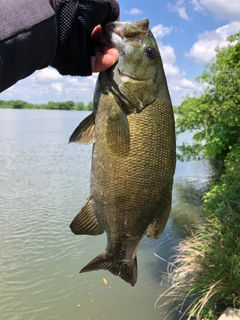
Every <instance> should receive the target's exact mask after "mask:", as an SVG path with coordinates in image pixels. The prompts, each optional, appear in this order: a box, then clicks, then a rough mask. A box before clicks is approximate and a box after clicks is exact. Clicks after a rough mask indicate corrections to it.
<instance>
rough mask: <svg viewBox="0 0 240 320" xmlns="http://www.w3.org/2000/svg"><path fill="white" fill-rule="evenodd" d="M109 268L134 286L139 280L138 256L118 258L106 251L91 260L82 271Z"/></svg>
mask: <svg viewBox="0 0 240 320" xmlns="http://www.w3.org/2000/svg"><path fill="white" fill-rule="evenodd" d="M100 269H103V270H108V271H110V272H111V273H112V274H114V275H115V276H119V277H120V278H122V279H123V280H124V281H126V282H127V283H130V284H131V285H132V286H134V285H135V283H136V282H137V258H136V257H135V258H134V259H132V260H117V259H116V258H115V257H114V256H110V255H109V254H107V252H106V251H104V252H103V253H102V254H100V255H99V256H97V257H96V258H95V259H93V260H92V261H90V262H89V263H88V264H87V265H86V266H85V267H84V268H83V269H82V270H81V271H80V273H82V272H89V271H95V270H100Z"/></svg>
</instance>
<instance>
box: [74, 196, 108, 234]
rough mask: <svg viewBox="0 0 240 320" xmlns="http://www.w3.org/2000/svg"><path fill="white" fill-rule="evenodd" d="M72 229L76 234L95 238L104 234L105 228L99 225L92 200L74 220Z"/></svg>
mask: <svg viewBox="0 0 240 320" xmlns="http://www.w3.org/2000/svg"><path fill="white" fill-rule="evenodd" d="M70 228H71V230H72V232H73V233H75V234H88V235H93V236H95V235H98V234H102V233H103V232H104V230H103V228H102V227H101V226H100V224H99V223H98V220H97V217H96V214H95V212H94V208H93V206H92V200H91V199H89V201H88V202H87V203H86V205H85V206H84V207H83V208H82V210H81V211H80V212H79V213H78V214H77V215H76V217H75V218H74V219H73V221H72V223H71V224H70Z"/></svg>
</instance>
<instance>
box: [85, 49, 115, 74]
mask: <svg viewBox="0 0 240 320" xmlns="http://www.w3.org/2000/svg"><path fill="white" fill-rule="evenodd" d="M117 60H118V51H117V50H116V49H114V48H111V49H107V50H106V51H104V52H96V55H95V56H94V57H91V66H92V72H102V71H105V70H107V69H108V68H110V67H111V66H112V65H113V64H114V63H115V62H117Z"/></svg>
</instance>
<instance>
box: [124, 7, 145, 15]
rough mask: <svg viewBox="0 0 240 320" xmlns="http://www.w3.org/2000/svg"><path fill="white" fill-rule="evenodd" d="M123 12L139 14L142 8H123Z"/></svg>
mask: <svg viewBox="0 0 240 320" xmlns="http://www.w3.org/2000/svg"><path fill="white" fill-rule="evenodd" d="M124 12H125V13H127V14H130V15H137V14H141V13H142V10H140V9H137V8H132V9H130V10H129V11H128V10H125V11H124Z"/></svg>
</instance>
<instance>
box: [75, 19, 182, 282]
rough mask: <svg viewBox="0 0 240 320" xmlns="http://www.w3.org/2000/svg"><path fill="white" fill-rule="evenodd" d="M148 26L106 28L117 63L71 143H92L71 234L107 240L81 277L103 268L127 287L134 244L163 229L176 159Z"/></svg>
mask: <svg viewBox="0 0 240 320" xmlns="http://www.w3.org/2000/svg"><path fill="white" fill-rule="evenodd" d="M148 23H149V22H148V20H143V21H140V22H136V23H134V22H133V23H120V22H115V23H111V24H109V25H107V26H106V30H105V32H106V38H108V39H109V41H110V42H111V45H112V46H115V47H116V48H118V50H119V61H118V63H117V64H116V65H114V66H113V67H112V68H110V69H108V70H106V71H105V72H102V73H100V74H99V77H98V81H97V84H96V88H95V96H94V104H93V106H94V108H93V113H92V114H91V115H89V116H88V117H87V118H86V119H85V120H83V121H82V123H80V125H79V126H78V127H77V128H76V130H75V131H74V132H73V134H72V136H71V137H70V142H78V143H91V142H94V144H93V153H92V168H91V182H90V196H89V198H88V202H87V204H86V205H85V206H84V207H83V208H82V209H81V211H80V212H79V213H78V214H77V216H76V217H75V218H74V220H73V222H72V223H71V225H70V227H71V230H72V231H73V232H74V233H75V234H89V235H98V234H101V233H103V232H106V234H107V245H106V249H105V251H103V253H101V254H100V255H99V256H97V257H96V258H94V259H93V260H92V261H91V262H89V264H87V265H86V266H85V267H84V268H83V269H82V270H81V271H80V272H87V271H93V270H99V269H106V270H109V271H110V272H111V273H113V274H114V275H117V276H120V277H121V278H122V279H123V280H125V281H126V282H128V283H130V284H131V285H132V286H134V285H135V283H136V281H137V259H136V252H137V248H138V246H139V243H140V241H141V239H142V238H143V236H144V235H146V236H148V237H149V238H158V237H159V236H160V235H161V234H162V232H163V230H164V227H165V225H166V223H167V220H168V217H169V214H170V211H171V199H172V184H173V176H174V171H175V161H176V155H175V153H176V142H175V127H174V116H173V110H172V104H171V99H170V96H169V92H168V88H167V83H166V79H165V74H164V70H163V66H162V61H161V57H160V54H159V51H158V48H157V44H156V41H155V39H154V37H153V35H152V33H151V31H150V30H149V29H148ZM114 32H116V34H117V35H118V36H117V37H116V35H114ZM119 39H120V40H119ZM119 41H120V42H119ZM136 64H137V66H138V67H137V68H136V67H135V68H134V66H135V65H136Z"/></svg>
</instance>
